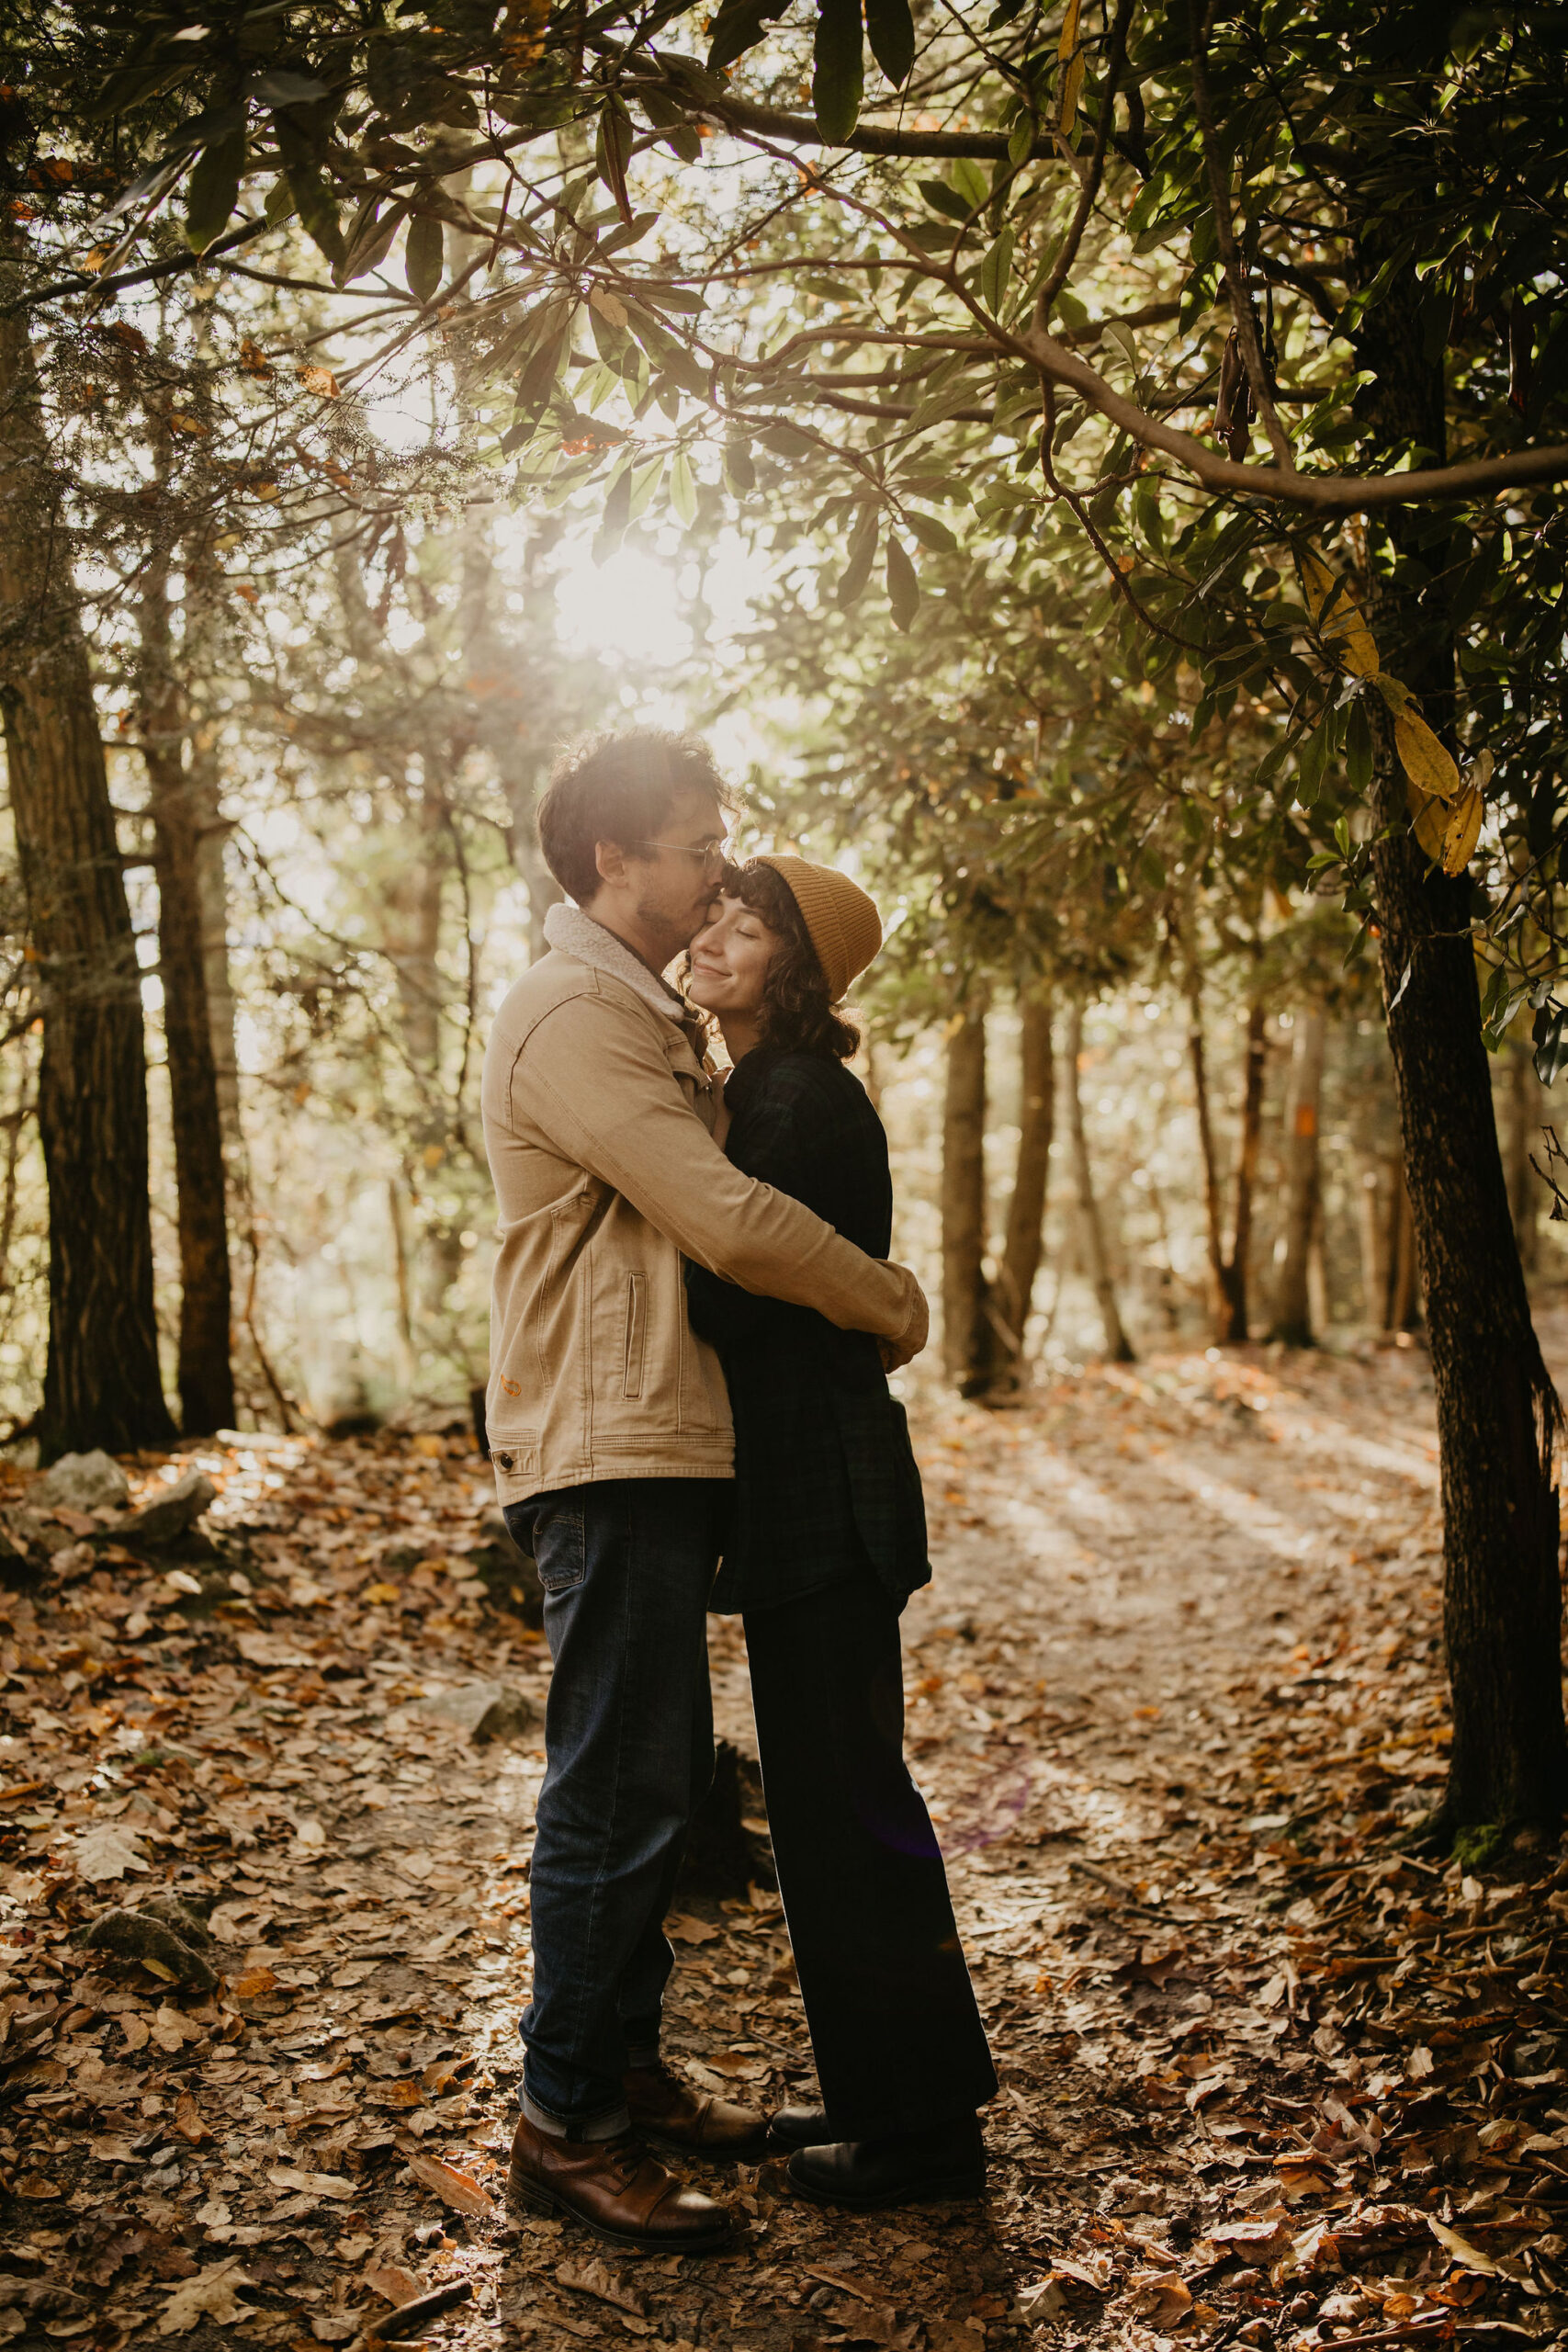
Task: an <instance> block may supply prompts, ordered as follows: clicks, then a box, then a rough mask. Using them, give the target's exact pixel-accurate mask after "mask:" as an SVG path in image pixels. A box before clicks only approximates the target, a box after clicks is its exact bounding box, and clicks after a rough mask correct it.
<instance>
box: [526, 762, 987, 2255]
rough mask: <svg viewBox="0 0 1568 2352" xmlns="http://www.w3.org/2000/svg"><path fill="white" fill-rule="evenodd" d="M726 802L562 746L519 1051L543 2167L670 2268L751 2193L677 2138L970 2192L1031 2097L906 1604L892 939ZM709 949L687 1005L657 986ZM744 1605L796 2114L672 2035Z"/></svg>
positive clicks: (915, 1302)
mask: <svg viewBox="0 0 1568 2352" xmlns="http://www.w3.org/2000/svg"><path fill="white" fill-rule="evenodd" d="M726 807H727V796H726V794H725V790H724V787H723V786H722V784H721V781H720V779H719V776H718V774H717V771H716V768H715V766H714V763H713V760H712V757H711V755H710V753H709V752H708V751H707V749H706V747H705V745H704V744H702V743H701V742H699V741H693V740H690V739H684V738H679V737H674V736H669V735H662V734H659V733H655V732H652V731H639V732H637V733H632V734H626V735H622V736H619V737H613V738H610V739H608V740H603V741H598V742H596V743H593V744H591V745H590V746H589V747H587V749H586V750H584V751H581V752H578V753H576V754H574V755H572V756H571V757H570V758H569V759H568V760H567V761H566V762H565V763H563V764H562V765H561V766H560V767H559V768H558V770H557V772H556V774H555V775H554V776H553V778H552V780H551V782H550V784H549V786H548V788H547V791H546V793H545V795H544V797H543V798H542V799H541V801H540V804H539V810H538V826H539V840H540V845H541V847H542V849H543V852H544V855H545V858H546V862H547V865H548V866H549V868H550V871H551V873H552V874H553V875H554V876H555V877H556V879H557V881H558V883H559V884H560V886H561V888H562V889H563V890H564V891H565V892H566V893H567V899H568V901H570V903H564V904H561V905H558V906H556V907H552V909H551V910H550V912H549V915H548V917H547V922H546V937H547V941H548V944H549V951H550V952H549V953H548V954H547V955H546V956H543V957H542V958H541V959H540V960H539V961H538V962H537V963H536V964H535V965H534V966H533V967H531V968H530V969H529V971H528V972H527V973H526V974H525V976H524V978H522V979H520V980H519V981H518V982H517V984H516V985H515V987H513V989H512V990H511V991H510V993H509V994H508V995H507V997H506V999H505V1001H504V1002H503V1003H502V1007H501V1010H500V1012H498V1014H497V1016H496V1021H495V1027H494V1031H493V1034H492V1035H491V1041H490V1046H489V1051H488V1053H487V1056H486V1060H485V1074H484V1124H485V1139H486V1146H487V1149H488V1151H489V1155H490V1163H491V1174H492V1177H493V1179H494V1183H495V1189H496V1194H497V1199H498V1203H499V1207H500V1231H501V1250H500V1255H499V1258H498V1260H497V1264H496V1272H495V1283H494V1293H493V1299H492V1330H491V1380H490V1389H489V1396H488V1400H487V1414H488V1427H489V1430H490V1441H491V1460H492V1463H493V1464H494V1469H495V1474H496V1480H497V1487H498V1491H499V1495H500V1499H501V1502H502V1508H503V1510H504V1511H505V1515H506V1521H507V1524H508V1526H509V1527H510V1529H511V1531H512V1532H513V1535H514V1536H515V1537H516V1539H517V1541H518V1542H519V1543H520V1544H522V1545H523V1546H524V1548H525V1550H528V1551H530V1552H532V1553H533V1555H534V1556H535V1559H536V1562H537V1564H538V1570H539V1577H540V1581H541V1583H542V1585H543V1587H544V1592H545V1631H546V1635H547V1640H548V1643H549V1648H550V1654H551V1658H552V1660H553V1673H552V1678H551V1683H550V1693H549V1700H548V1705H547V1715H546V1726H545V1739H546V1751H547V1770H546V1775H545V1781H544V1786H543V1789H542V1791H541V1792H540V1796H539V1804H538V1819H537V1833H536V1844H535V1849H534V1862H533V1877H532V1929H533V1951H534V1985H533V1996H532V1998H531V2000H530V2002H529V2005H528V2007H527V2008H526V2010H525V2014H524V2017H523V2021H522V2030H523V2038H524V2041H525V2045H526V2055H525V2065H524V2075H523V2088H522V2095H521V2109H522V2112H521V2115H520V2117H519V2120H518V2122H517V2127H516V2135H515V2139H514V2142H513V2154H512V2172H511V2186H512V2191H513V2197H514V2198H515V2199H518V2200H519V2201H521V2202H523V2203H525V2204H527V2205H531V2206H534V2207H536V2208H539V2209H543V2210H546V2211H555V2212H558V2213H563V2214H568V2215H570V2216H574V2217H575V2218H577V2219H579V2220H581V2221H583V2222H587V2223H588V2224H589V2225H590V2226H591V2227H592V2228H594V2229H596V2230H597V2231H599V2232H600V2233H601V2234H602V2235H603V2236H604V2237H607V2238H609V2239H611V2240H612V2241H613V2242H615V2244H617V2245H632V2246H637V2247H639V2248H651V2249H659V2250H663V2251H667V2252H671V2253H681V2252H696V2251H698V2250H700V2249H702V2248H705V2247H708V2246H713V2245H719V2244H721V2243H722V2242H723V2240H724V2238H725V2235H726V2233H727V2215H726V2211H725V2209H724V2207H723V2206H722V2205H719V2204H717V2203H716V2202H715V2201H714V2200H713V2199H710V2198H708V2197H705V2196H704V2195H702V2194H701V2193H700V2192H699V2191H697V2190H695V2189H694V2188H689V2187H687V2186H685V2185H683V2184H682V2182H680V2181H679V2180H678V2179H677V2178H675V2177H672V2175H671V2172H670V2171H669V2170H668V2169H667V2168H666V2166H665V2165H664V2164H663V2163H661V2162H660V2158H659V2157H658V2156H657V2155H655V2154H653V2152H652V2151H653V2149H654V2147H656V2146H657V2147H658V2148H660V2149H661V2150H664V2151H672V2152H674V2153H675V2154H676V2155H677V2156H680V2155H685V2156H688V2157H693V2158H696V2159H699V2160H701V2161H705V2162H709V2163H712V2162H721V2161H725V2160H728V2159H736V2158H742V2157H744V2158H750V2159H752V2160H754V2159H755V2158H756V2157H758V2156H759V2155H761V2154H763V2153H770V2154H788V2157H789V2166H788V2170H789V2176H790V2178H791V2180H792V2182H793V2183H794V2185H795V2188H797V2189H798V2190H800V2191H801V2192H802V2193H804V2194H806V2195H807V2196H810V2197H815V2198H817V2199H820V2200H822V2201H824V2202H827V2203H830V2204H834V2205H839V2206H842V2207H846V2208H850V2209H870V2208H873V2207H877V2206H885V2205H891V2204H898V2203H903V2202H906V2201H910V2200H913V2199H919V2198H926V2197H951V2196H974V2195H978V2194H979V2193H980V2192H981V2191H982V2189H983V2188H984V2180H985V2161H984V2152H983V2147H982V2143H981V2136H980V2127H979V2120H978V2117H977V2115H976V2109H977V2108H978V2107H979V2106H980V2105H981V2104H982V2103H983V2102H984V2101H986V2100H987V2099H988V2098H990V2097H991V2096H992V2094H993V2093H994V2091H995V2089H996V2076H995V2075H994V2073H993V2071H992V2067H991V2062H990V2057H989V2053H988V2052H987V2045H986V2037H985V2031H984V2029H983V2027H982V2025H981V2022H980V2018H979V2014H978V2011H977V2009H976V2003H975V1997H974V1994H973V1991H972V1990H971V1987H970V1983H969V1977H968V1972H967V1970H966V1968H965V1966H964V1956H963V1952H962V1951H961V1949H960V1945H959V1941H958V1936H957V1931H956V1928H955V1927H954V1925H953V1907H952V1904H951V1901H950V1899H949V1895H948V1890H947V1881H946V1876H945V1873H944V1871H943V1868H942V1857H941V1854H940V1853H939V1851H938V1849H937V1845H936V1841H935V1838H934V1837H933V1834H932V1831H931V1822H930V1819H929V1816H928V1815H927V1812H926V1808H925V1804H924V1803H923V1801H922V1799H921V1797H920V1795H919V1791H918V1790H917V1788H916V1787H915V1785H914V1782H913V1781H912V1780H911V1779H910V1777H909V1774H908V1769H907V1767H906V1765H905V1763H904V1758H903V1680H902V1669H901V1663H900V1655H899V1642H898V1615H899V1611H901V1609H902V1608H903V1605H904V1602H905V1600H907V1599H908V1594H909V1593H910V1591H911V1590H912V1589H914V1588H915V1587H916V1586H917V1585H920V1584H923V1583H924V1582H925V1581H926V1579H927V1577H928V1575H929V1573H930V1571H929V1568H928V1566H927V1563H926V1556H925V1515H924V1510H923V1506H922V1502H921V1497H920V1487H919V1473H918V1471H917V1469H916V1467H915V1463H914V1459H913V1456H912V1454H911V1453H910V1450H909V1442H908V1430H907V1429H906V1427H905V1423H904V1419H903V1413H902V1408H900V1407H899V1406H897V1404H896V1403H895V1401H894V1400H893V1398H892V1397H890V1395H889V1393H888V1388H887V1381H886V1367H891V1366H896V1365H897V1364H899V1363H907V1362H908V1360H909V1358H910V1357H911V1356H913V1355H915V1354H916V1353H918V1352H919V1349H920V1348H921V1347H922V1346H923V1345H924V1343H925V1336H926V1303H925V1300H924V1298H923V1297H922V1296H921V1295H920V1291H919V1285H918V1283H916V1282H915V1279H914V1277H913V1275H911V1274H910V1273H909V1272H908V1270H907V1269H906V1268H904V1267H901V1266H896V1265H890V1264H889V1263H888V1262H887V1261H886V1256H885V1253H886V1250H887V1248H888V1245H889V1240H890V1227H891V1214H892V1195H891V1190H890V1185H889V1179H888V1169H887V1145H886V1136H885V1135H884V1133H883V1130H882V1125H881V1122H880V1120H879V1119H878V1118H877V1116H876V1114H875V1112H874V1109H873V1108H872V1105H871V1103H870V1102H869V1100H868V1099H867V1096H866V1094H865V1091H864V1089H863V1087H862V1086H861V1085H860V1083H859V1081H858V1080H856V1079H855V1078H854V1077H852V1074H851V1073H850V1072H849V1071H848V1070H847V1069H845V1067H844V1063H845V1059H846V1057H848V1056H849V1055H850V1054H851V1053H852V1052H853V1050H854V1047H855V1044H856V1042H857V1041H856V1037H855V1033H854V1031H853V1029H852V1027H851V1026H850V1025H849V1023H847V1022H846V1021H845V1019H844V1018H843V1015H842V1012H840V1010H839V1006H840V1001H841V999H842V998H843V996H844V994H845V991H846V990H847V989H848V988H849V985H850V983H851V981H852V980H853V979H854V978H856V977H857V975H858V974H859V973H860V972H862V971H863V969H864V967H866V965H867V964H869V963H870V961H871V960H872V957H873V956H874V955H875V954H876V952H877V949H878V947H879V946H880V944H881V937H882V933H881V924H880V922H879V919H878V916H877V912H876V909H875V907H874V904H873V903H872V901H871V899H869V898H868V897H867V896H866V894H865V893H864V891H863V890H862V889H860V888H858V886H857V885H856V884H854V883H853V882H852V881H851V880H850V878H849V877H848V876H846V875H842V874H840V873H838V872H837V871H835V870H834V869H833V868H831V867H828V866H823V865H813V864H810V863H808V862H807V860H805V859H803V858H798V857H793V856H784V855H780V856H769V857H759V858H755V859H752V860H750V862H749V863H747V864H745V865H739V866H736V865H732V864H730V863H729V861H728V854H727V852H728V843H727V842H726V839H725V833H726ZM687 950H689V951H690V956H689V964H688V966H687V967H686V975H687V976H686V978H685V982H684V989H683V992H682V989H677V988H675V987H673V986H671V984H670V982H669V981H667V980H666V979H665V978H663V977H662V976H663V974H664V973H665V971H666V970H667V969H668V968H669V967H671V965H673V964H674V963H675V962H676V959H677V958H679V957H680V956H682V953H683V952H684V951H687ZM715 1030H717V1031H718V1032H720V1033H721V1034H722V1036H723V1041H724V1045H725V1047H726V1050H727V1055H728V1060H729V1061H730V1063H731V1064H732V1065H733V1067H732V1068H731V1069H730V1070H729V1072H728V1076H726V1077H722V1078H721V1076H720V1065H719V1064H718V1063H717V1062H716V1059H715V1057H714V1054H713V1052H712V1051H711V1050H710V1041H711V1040H712V1039H713V1037H714V1033H715ZM721 1147H722V1148H721ZM709 1609H717V1610H723V1611H739V1612H740V1614H741V1616H742V1618H743V1621H744V1625H745V1632H746V1645H747V1652H748V1657H749V1662H750V1675H751V1691H752V1704H753V1709H754V1713H755V1719H756V1727H757V1740H758V1747H759V1751H760V1756H761V1770H762V1783H763V1790H764V1794H765V1799H766V1804H767V1810H768V1818H769V1824H770V1827H771V1831H772V1836H773V1852H774V1858H775V1860H776V1863H777V1868H778V1874H779V1889H780V1894H781V1896H782V1899H783V1902H784V1915H785V1918H786V1920H787V1923H788V1927H789V1933H790V1939H791V1942H792V1945H793V1949H794V1953H795V1966H796V1970H797V1973H798V1976H799V1980H800V1989H801V1996H802V1999H803V2002H804V2005H805V2009H806V2016H807V2025H808V2027H809V2030H810V2034H811V2041H812V2049H813V2053H814V2056H815V2059H816V2064H817V2075H818V2084H819V2086H820V2090H821V2095H822V2105H821V2107H820V2108H811V2107H799V2108H785V2109H783V2110H782V2111H781V2112H779V2113H777V2114H775V2115H773V2117H772V2118H767V2117H763V2116H761V2115H759V2114H755V2113H753V2112H752V2111H750V2109H746V2108H743V2107H740V2106H738V2105H733V2104H731V2103H729V2102H728V2101H726V2100H722V2099H717V2098H711V2097H708V2096H707V2095H705V2094H703V2093H699V2092H698V2091H697V2090H696V2089H695V2088H694V2086H693V2085H692V2084H691V2083H690V2082H689V2081H688V2080H687V2079H686V2078H685V2077H684V2076H683V2075H681V2074H680V2073H678V2072H677V2071H675V2070H674V2069H673V2068H671V2067H670V2066H668V2065H667V2064H665V2063H664V2061H663V2060H662V2059H661V2057H660V2007H661V2004H662V1999H663V1994H664V1987H665V1985H666V1982H667V1980H668V1978H669V1975H670V1972H671V1965H672V1954H671V1949H670V1945H669V1943H668V1942H667V1940H666V1939H665V1935H664V1931H663V1920H664V1915H665V1912H666V1910H667V1909H668V1907H669V1905H670V1902H671V1896H672V1894H673V1892H674V1885H675V1878H676V1873H677V1871H678V1870H679V1867H680V1863H681V1858H682V1849H683V1846H684V1842H685V1836H686V1830H687V1826H688V1824H689V1823H690V1821H691V1818H692V1815H693V1814H694V1811H695V1810H696V1807H697V1806H698V1804H700V1803H701V1801H702V1799H703V1797H704V1795H705V1792H706V1791H707V1788H708V1786H709V1784H710V1781H711V1779H712V1774H713V1717H712V1709H711V1702H710V1697H709V1689H708V1665H707V1636H706V1612H707V1611H708V1610H709ZM715 2023H716V2025H717V2024H719V2023H720V2020H718V2019H716V2020H715Z"/></svg>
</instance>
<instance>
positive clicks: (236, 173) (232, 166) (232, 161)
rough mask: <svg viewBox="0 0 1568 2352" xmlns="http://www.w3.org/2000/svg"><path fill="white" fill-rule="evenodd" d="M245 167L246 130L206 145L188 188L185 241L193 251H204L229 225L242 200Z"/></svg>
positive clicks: (199, 252)
mask: <svg viewBox="0 0 1568 2352" xmlns="http://www.w3.org/2000/svg"><path fill="white" fill-rule="evenodd" d="M244 168H245V134H244V132H243V130H239V131H234V132H232V133H231V135H230V136H229V137H228V138H227V139H219V140H215V141H213V143H212V145H211V146H210V147H204V148H203V149H202V151H201V153H200V155H199V156H198V157H197V165H196V169H195V170H194V171H193V172H192V174H191V175H190V183H189V186H188V187H186V243H187V244H188V245H189V246H190V249H191V251H192V253H197V254H204V253H205V252H206V251H207V248H208V246H209V244H210V243H212V241H213V239H214V237H220V236H221V235H222V233H223V232H224V230H225V229H226V228H227V227H228V225H229V221H230V218H231V214H232V212H233V210H234V207H235V206H236V204H238V202H239V200H240V175H241V173H242V172H243V170H244Z"/></svg>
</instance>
